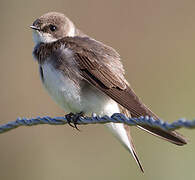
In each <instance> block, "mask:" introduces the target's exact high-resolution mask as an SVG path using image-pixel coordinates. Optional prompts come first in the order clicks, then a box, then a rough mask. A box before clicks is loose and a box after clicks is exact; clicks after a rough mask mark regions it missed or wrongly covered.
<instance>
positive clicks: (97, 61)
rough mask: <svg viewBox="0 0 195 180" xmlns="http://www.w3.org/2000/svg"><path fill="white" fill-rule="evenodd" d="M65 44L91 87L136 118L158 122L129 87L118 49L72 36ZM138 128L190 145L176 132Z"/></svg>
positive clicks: (147, 127)
mask: <svg viewBox="0 0 195 180" xmlns="http://www.w3.org/2000/svg"><path fill="white" fill-rule="evenodd" d="M63 43H64V44H65V47H68V48H70V49H71V50H72V51H73V53H74V58H75V61H76V62H77V64H78V66H79V68H80V70H81V76H82V77H83V78H84V79H85V80H87V81H88V82H89V83H90V84H91V85H93V86H95V87H96V88H97V89H99V90H101V91H102V92H104V93H105V94H107V95H108V96H109V97H111V98H112V99H113V100H115V101H116V102H117V103H119V104H120V105H121V106H123V107H125V108H126V109H127V110H128V111H129V112H130V114H131V115H132V117H140V116H146V115H148V116H152V117H154V118H156V119H158V117H157V116H156V115H155V114H154V113H153V112H152V111H151V110H149V109H148V108H147V107H146V106H145V105H144V104H143V103H142V102H141V101H140V99H139V98H138V97H137V96H136V94H135V93H134V91H133V90H132V89H131V88H130V87H129V86H128V83H127V81H126V80H125V78H124V76H123V75H124V70H123V67H122V64H121V62H120V57H119V55H118V53H117V52H116V51H115V50H114V49H112V48H111V47H108V46H105V45H104V44H102V43H100V42H97V41H95V40H93V39H90V38H87V37H85V38H81V37H73V38H71V37H68V38H64V42H63ZM138 127H139V128H141V129H144V130H146V131H148V132H150V133H152V134H153V135H156V136H159V137H161V138H163V139H166V140H168V141H170V142H172V143H174V144H177V145H183V144H186V140H185V138H183V137H182V136H181V135H180V134H179V133H177V132H175V131H171V132H167V131H163V130H161V129H158V128H153V127H150V126H145V125H144V126H138Z"/></svg>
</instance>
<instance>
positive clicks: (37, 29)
mask: <svg viewBox="0 0 195 180" xmlns="http://www.w3.org/2000/svg"><path fill="white" fill-rule="evenodd" d="M30 28H31V29H34V30H36V31H40V28H38V27H36V26H30Z"/></svg>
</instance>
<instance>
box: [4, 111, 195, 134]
mask: <svg viewBox="0 0 195 180" xmlns="http://www.w3.org/2000/svg"><path fill="white" fill-rule="evenodd" d="M109 122H114V123H124V124H127V125H129V126H136V125H149V126H151V127H157V128H160V129H163V130H166V131H172V130H176V129H179V128H183V127H185V128H195V120H192V121H189V120H185V119H179V120H178V121H175V122H173V123H167V122H164V121H162V120H159V119H158V120H155V119H154V118H152V117H148V116H146V117H139V118H128V117H126V116H125V115H124V114H121V113H115V114H113V115H112V116H111V117H109V116H96V115H95V114H93V115H92V116H91V117H81V118H80V119H79V120H78V122H77V123H78V125H86V124H105V123H109ZM39 124H49V125H64V124H67V119H66V118H65V117H54V118H52V117H48V116H44V117H37V118H30V119H27V118H18V119H17V120H16V121H13V122H9V123H7V124H3V125H0V133H4V132H7V131H9V130H12V129H14V128H17V127H19V126H34V125H39Z"/></svg>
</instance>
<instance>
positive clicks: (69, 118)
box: [65, 112, 74, 128]
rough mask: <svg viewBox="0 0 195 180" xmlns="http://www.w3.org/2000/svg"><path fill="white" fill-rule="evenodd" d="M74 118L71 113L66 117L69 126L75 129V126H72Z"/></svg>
mask: <svg viewBox="0 0 195 180" xmlns="http://www.w3.org/2000/svg"><path fill="white" fill-rule="evenodd" d="M73 116H74V113H72V112H70V113H69V114H66V115H65V118H66V119H67V122H68V125H69V126H71V127H73V128H74V126H73V125H72V124H71V121H72V118H73Z"/></svg>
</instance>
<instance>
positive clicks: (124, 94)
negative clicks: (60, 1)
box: [30, 12, 187, 172]
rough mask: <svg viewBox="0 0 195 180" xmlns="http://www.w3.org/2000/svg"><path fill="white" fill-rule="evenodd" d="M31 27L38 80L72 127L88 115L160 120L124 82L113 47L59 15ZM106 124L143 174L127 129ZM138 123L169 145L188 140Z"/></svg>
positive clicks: (49, 16) (185, 142)
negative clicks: (115, 115)
mask: <svg viewBox="0 0 195 180" xmlns="http://www.w3.org/2000/svg"><path fill="white" fill-rule="evenodd" d="M30 27H31V28H32V30H33V40H34V43H35V46H34V50H33V56H34V58H35V60H36V61H37V62H38V66H39V71H40V77H41V81H42V83H43V85H44V87H45V89H46V90H47V91H48V93H49V94H50V96H51V97H52V98H53V100H54V101H55V102H56V103H57V104H58V105H59V106H61V107H62V108H63V110H64V111H65V112H66V113H68V114H67V115H66V117H67V119H68V120H69V124H70V125H71V122H73V123H74V127H76V128H77V126H76V125H77V124H76V121H77V120H78V118H80V117H81V116H85V115H90V114H91V113H95V114H96V115H100V116H102V115H108V116H111V115H112V114H113V113H123V114H124V115H126V116H128V117H140V116H150V117H153V118H154V119H159V117H158V116H157V115H156V114H155V113H153V112H152V111H151V110H150V109H149V108H148V107H147V106H146V105H145V104H144V103H143V102H142V101H141V100H140V98H139V97H138V96H137V95H136V94H135V92H134V90H133V89H132V87H131V86H130V84H129V83H128V81H127V80H126V78H125V70H124V67H123V64H122V62H121V57H120V55H119V54H118V52H117V51H116V50H115V49H113V48H112V47H110V46H108V45H105V44H104V43H102V42H100V41H97V40H95V39H94V38H92V37H89V36H88V35H86V34H85V33H83V32H82V31H81V30H79V29H77V28H76V26H75V24H74V23H73V22H72V21H71V20H70V19H69V18H68V17H66V16H65V15H64V14H63V13H58V12H48V13H46V14H44V15H42V16H40V17H39V18H37V19H36V20H35V21H34V22H33V24H32V25H31V26H30ZM72 126H73V125H72ZM106 126H107V127H108V128H109V129H110V130H111V132H112V133H113V134H114V135H115V137H116V138H117V139H118V140H119V141H120V142H121V144H122V145H123V146H124V147H125V148H126V149H127V150H128V151H129V152H130V153H131V154H132V156H133V158H134V159H135V161H136V163H137V165H138V167H139V168H140V170H141V171H142V172H144V169H143V166H142V164H141V161H140V160H139V158H138V155H137V153H136V150H135V146H134V144H133V140H132V137H131V134H130V127H129V126H128V125H125V124H123V123H112V122H111V123H107V124H106ZM137 127H138V128H140V129H142V130H144V131H146V132H149V133H151V134H152V135H155V136H157V137H160V138H162V139H164V140H167V141H169V142H171V143H173V144H176V145H180V146H181V145H184V144H187V140H186V139H185V138H184V137H183V136H182V135H181V134H179V133H178V132H176V131H165V130H162V129H158V128H156V127H151V126H149V125H138V126H137Z"/></svg>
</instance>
